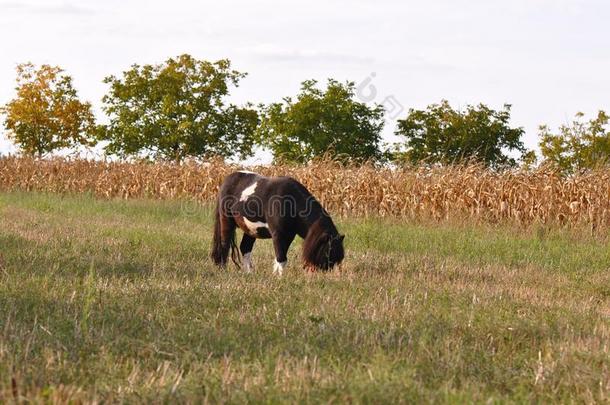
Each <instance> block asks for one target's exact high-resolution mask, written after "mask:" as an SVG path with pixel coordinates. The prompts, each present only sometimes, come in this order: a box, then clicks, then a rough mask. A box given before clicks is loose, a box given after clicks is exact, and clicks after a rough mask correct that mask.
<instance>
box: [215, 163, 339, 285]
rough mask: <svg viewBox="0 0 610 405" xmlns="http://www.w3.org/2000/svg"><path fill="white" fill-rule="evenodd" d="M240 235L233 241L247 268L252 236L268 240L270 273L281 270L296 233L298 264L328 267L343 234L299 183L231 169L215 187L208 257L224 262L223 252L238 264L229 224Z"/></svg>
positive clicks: (312, 268) (335, 260) (336, 256)
mask: <svg viewBox="0 0 610 405" xmlns="http://www.w3.org/2000/svg"><path fill="white" fill-rule="evenodd" d="M237 227H239V228H240V229H241V230H242V231H243V232H244V236H243V238H242V240H241V244H240V245H239V250H240V251H241V255H242V257H243V265H244V269H245V271H247V272H251V271H252V270H253V265H252V247H253V246H254V242H255V241H256V239H269V238H271V239H272V240H273V247H274V250H275V264H274V266H273V273H274V274H275V273H277V274H279V275H282V273H283V271H284V267H285V266H286V263H287V257H286V254H287V252H288V248H289V247H290V244H291V243H292V241H293V240H294V238H295V236H296V235H299V236H300V237H301V238H303V239H305V242H304V244H303V262H304V267H305V268H307V269H308V270H310V271H315V270H316V269H319V270H330V269H332V268H333V267H334V266H335V265H337V264H339V263H341V261H342V260H343V256H344V251H343V238H344V236H345V235H341V234H339V232H338V231H337V228H336V227H335V224H334V223H333V221H332V219H331V218H330V216H329V215H328V213H327V212H326V210H324V208H322V206H321V205H320V203H319V202H318V201H317V200H316V199H315V198H314V197H313V196H312V195H311V193H310V192H309V191H308V190H307V189H306V188H305V186H303V185H302V184H301V183H299V182H298V181H296V180H295V179H293V178H290V177H263V176H259V175H258V174H255V173H252V172H246V171H241V172H235V173H232V174H230V175H229V176H227V178H226V179H225V180H224V182H223V183H222V185H221V187H220V193H219V195H218V205H217V207H216V212H215V223H214V241H213V246H212V254H211V256H212V259H213V260H214V263H216V264H217V265H218V266H222V267H224V266H226V264H227V261H228V259H229V256H231V259H232V261H233V262H234V263H235V264H237V265H238V266H239V262H240V257H239V256H240V255H239V252H238V251H237V244H236V242H235V229H236V228H237Z"/></svg>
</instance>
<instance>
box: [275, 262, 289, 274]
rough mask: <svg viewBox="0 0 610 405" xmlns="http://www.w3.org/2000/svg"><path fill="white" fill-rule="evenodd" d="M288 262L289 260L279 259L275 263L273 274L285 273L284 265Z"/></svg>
mask: <svg viewBox="0 0 610 405" xmlns="http://www.w3.org/2000/svg"><path fill="white" fill-rule="evenodd" d="M286 263H288V262H281V263H280V262H278V261H277V260H276V261H275V262H274V263H273V274H276V273H277V275H278V276H281V275H282V274H284V267H286Z"/></svg>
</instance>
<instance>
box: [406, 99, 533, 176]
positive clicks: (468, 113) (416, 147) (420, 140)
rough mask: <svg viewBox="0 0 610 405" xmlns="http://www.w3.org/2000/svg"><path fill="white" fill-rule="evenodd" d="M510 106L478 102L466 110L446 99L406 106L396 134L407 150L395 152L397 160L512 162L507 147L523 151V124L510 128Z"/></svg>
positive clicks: (510, 164)
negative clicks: (416, 107) (492, 106)
mask: <svg viewBox="0 0 610 405" xmlns="http://www.w3.org/2000/svg"><path fill="white" fill-rule="evenodd" d="M509 121H510V106H509V105H505V106H504V109H503V110H501V111H495V110H492V109H490V108H489V107H487V106H485V105H483V104H480V105H479V106H477V107H474V106H468V107H467V108H466V110H465V111H459V110H454V109H453V108H452V107H451V106H450V105H449V102H448V101H445V100H443V101H442V102H441V103H440V104H433V105H430V106H428V107H427V109H426V110H414V109H411V110H409V113H408V115H407V118H405V119H403V120H399V121H398V129H397V130H396V135H398V136H400V137H404V138H406V142H405V145H404V146H405V147H406V150H404V149H403V151H399V152H397V153H396V160H398V161H403V162H409V163H418V162H428V163H442V164H449V163H456V162H461V161H464V160H474V161H478V162H481V163H484V164H485V165H487V166H490V167H496V168H497V167H503V166H515V165H516V164H517V161H516V159H515V158H513V157H511V156H509V155H508V154H507V153H508V152H510V151H517V152H520V153H521V154H522V155H525V154H526V153H527V152H526V149H525V147H524V145H523V142H522V141H521V137H522V135H523V134H524V130H523V129H522V128H511V127H510V125H509Z"/></svg>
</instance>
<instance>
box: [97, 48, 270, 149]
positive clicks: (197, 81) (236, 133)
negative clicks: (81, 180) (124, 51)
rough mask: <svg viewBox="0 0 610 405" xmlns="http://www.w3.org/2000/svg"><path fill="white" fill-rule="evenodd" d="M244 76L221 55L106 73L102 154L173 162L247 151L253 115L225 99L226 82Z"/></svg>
mask: <svg viewBox="0 0 610 405" xmlns="http://www.w3.org/2000/svg"><path fill="white" fill-rule="evenodd" d="M243 77H245V74H244V73H240V72H238V71H236V70H232V69H231V64H230V62H229V61H228V60H226V59H225V60H219V61H217V62H213V63H212V62H207V61H200V60H196V59H194V58H193V57H192V56H190V55H181V56H180V57H178V58H176V59H173V58H170V59H168V60H167V61H166V62H165V63H163V64H161V65H144V66H139V65H133V66H132V67H131V69H130V70H128V71H126V72H124V73H123V77H122V78H117V77H115V76H109V77H107V78H106V79H105V83H107V84H109V85H110V91H109V93H108V94H107V95H106V96H105V97H104V98H103V103H104V111H105V112H106V113H107V115H108V116H109V118H110V123H109V125H108V126H107V127H106V130H105V131H104V132H103V135H102V139H104V140H107V141H108V142H109V143H108V145H107V146H106V148H105V150H106V152H107V153H109V154H116V155H119V156H139V155H142V154H144V155H152V156H153V157H156V158H163V159H170V160H176V161H180V160H182V159H184V158H186V157H195V158H196V157H208V156H212V155H216V156H222V157H227V156H234V155H239V156H241V157H246V156H248V155H250V154H251V153H252V144H253V135H254V132H255V130H256V126H257V124H258V114H257V112H256V111H255V110H253V109H252V108H250V106H245V107H238V106H236V105H233V104H227V103H226V102H225V98H226V96H228V95H229V89H230V86H235V87H237V86H238V84H239V81H240V80H241V79H242V78H243Z"/></svg>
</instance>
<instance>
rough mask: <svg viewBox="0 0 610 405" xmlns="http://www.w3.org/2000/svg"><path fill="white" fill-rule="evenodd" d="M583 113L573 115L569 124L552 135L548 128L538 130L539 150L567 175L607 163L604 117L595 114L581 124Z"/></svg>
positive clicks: (609, 145)
mask: <svg viewBox="0 0 610 405" xmlns="http://www.w3.org/2000/svg"><path fill="white" fill-rule="evenodd" d="M583 118H584V114H583V113H578V114H576V118H575V119H574V121H573V122H572V123H571V124H569V125H562V126H561V127H559V133H555V134H554V133H552V132H551V130H550V129H549V127H548V126H546V125H543V126H541V127H540V150H541V151H542V156H543V157H544V159H545V160H546V161H548V162H552V163H554V164H556V165H557V166H558V167H560V168H561V169H563V170H565V171H567V172H573V171H577V170H582V169H591V168H594V167H596V166H601V165H606V164H608V163H609V161H610V128H608V118H609V117H608V115H607V114H606V113H605V112H604V111H599V113H598V114H597V117H595V118H593V119H591V120H589V121H587V122H584V121H583Z"/></svg>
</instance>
